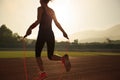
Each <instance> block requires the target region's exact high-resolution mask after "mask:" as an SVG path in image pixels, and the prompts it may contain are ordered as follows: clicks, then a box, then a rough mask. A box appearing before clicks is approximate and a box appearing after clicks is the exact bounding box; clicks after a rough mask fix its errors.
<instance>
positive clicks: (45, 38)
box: [35, 32, 55, 60]
mask: <svg viewBox="0 0 120 80" xmlns="http://www.w3.org/2000/svg"><path fill="white" fill-rule="evenodd" d="M45 43H46V44H47V54H48V58H49V59H50V60H51V57H52V56H53V53H54V47H55V38H54V34H53V32H49V33H48V32H46V33H41V34H40V33H39V34H38V38H37V42H36V47H35V56H36V57H41V51H42V49H43V46H44V44H45Z"/></svg>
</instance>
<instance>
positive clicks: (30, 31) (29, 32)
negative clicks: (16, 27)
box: [24, 28, 32, 38]
mask: <svg viewBox="0 0 120 80" xmlns="http://www.w3.org/2000/svg"><path fill="white" fill-rule="evenodd" d="M31 33H32V29H31V28H29V29H28V30H27V32H26V34H25V36H24V38H25V37H27V36H28V35H30V34H31Z"/></svg>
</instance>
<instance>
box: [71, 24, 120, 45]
mask: <svg viewBox="0 0 120 80" xmlns="http://www.w3.org/2000/svg"><path fill="white" fill-rule="evenodd" d="M69 37H70V40H71V41H74V40H75V39H78V40H79V42H80V43H84V42H88V43H89V42H106V39H107V38H109V39H111V40H120V24H118V25H115V26H112V27H111V28H109V29H106V30H99V31H96V30H89V31H82V32H77V33H74V34H71V35H70V36H69Z"/></svg>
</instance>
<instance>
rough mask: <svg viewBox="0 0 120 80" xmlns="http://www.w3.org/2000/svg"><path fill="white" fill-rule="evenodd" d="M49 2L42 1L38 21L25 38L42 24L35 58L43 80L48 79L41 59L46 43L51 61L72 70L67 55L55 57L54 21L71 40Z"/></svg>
mask: <svg viewBox="0 0 120 80" xmlns="http://www.w3.org/2000/svg"><path fill="white" fill-rule="evenodd" d="M49 1H50V0H40V4H41V6H40V7H38V11H37V20H36V21H35V22H34V23H33V24H32V25H31V26H30V27H29V28H28V30H27V32H26V35H25V36H24V38H25V37H27V36H28V35H30V34H31V32H32V29H33V28H35V27H36V26H37V25H38V24H40V25H39V32H38V37H37V41H36V46H35V57H36V61H37V64H38V66H39V69H40V74H39V78H40V79H41V80H43V79H44V78H46V77H47V75H46V72H45V71H44V67H43V61H42V59H41V51H42V48H43V46H44V44H45V43H46V44H47V54H48V58H49V59H50V60H54V61H62V62H63V64H64V66H65V69H66V71H67V72H68V71H70V68H71V64H70V61H69V57H68V55H67V54H66V55H64V56H62V57H61V56H57V55H54V47H55V37H54V33H53V31H52V20H53V21H54V23H55V25H56V26H57V27H58V29H60V30H61V31H62V33H63V36H64V37H65V38H67V39H69V38H68V35H67V33H66V32H65V31H64V30H63V28H62V27H61V25H60V23H59V22H58V21H57V19H56V16H55V13H54V11H53V10H52V9H51V8H50V7H48V3H49Z"/></svg>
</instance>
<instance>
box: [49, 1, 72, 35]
mask: <svg viewBox="0 0 120 80" xmlns="http://www.w3.org/2000/svg"><path fill="white" fill-rule="evenodd" d="M69 2H70V1H69V0H65V1H63V0H59V1H57V0H56V1H53V2H51V3H50V4H49V6H50V7H52V9H54V11H55V14H56V17H57V20H58V21H59V22H60V24H61V25H62V27H63V28H64V30H65V31H67V32H68V31H69V26H70V25H69V23H71V19H72V18H71V15H72V13H71V11H70V6H69ZM53 30H54V32H55V35H56V37H62V35H60V34H61V32H60V31H58V29H57V28H56V27H54V26H53Z"/></svg>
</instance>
